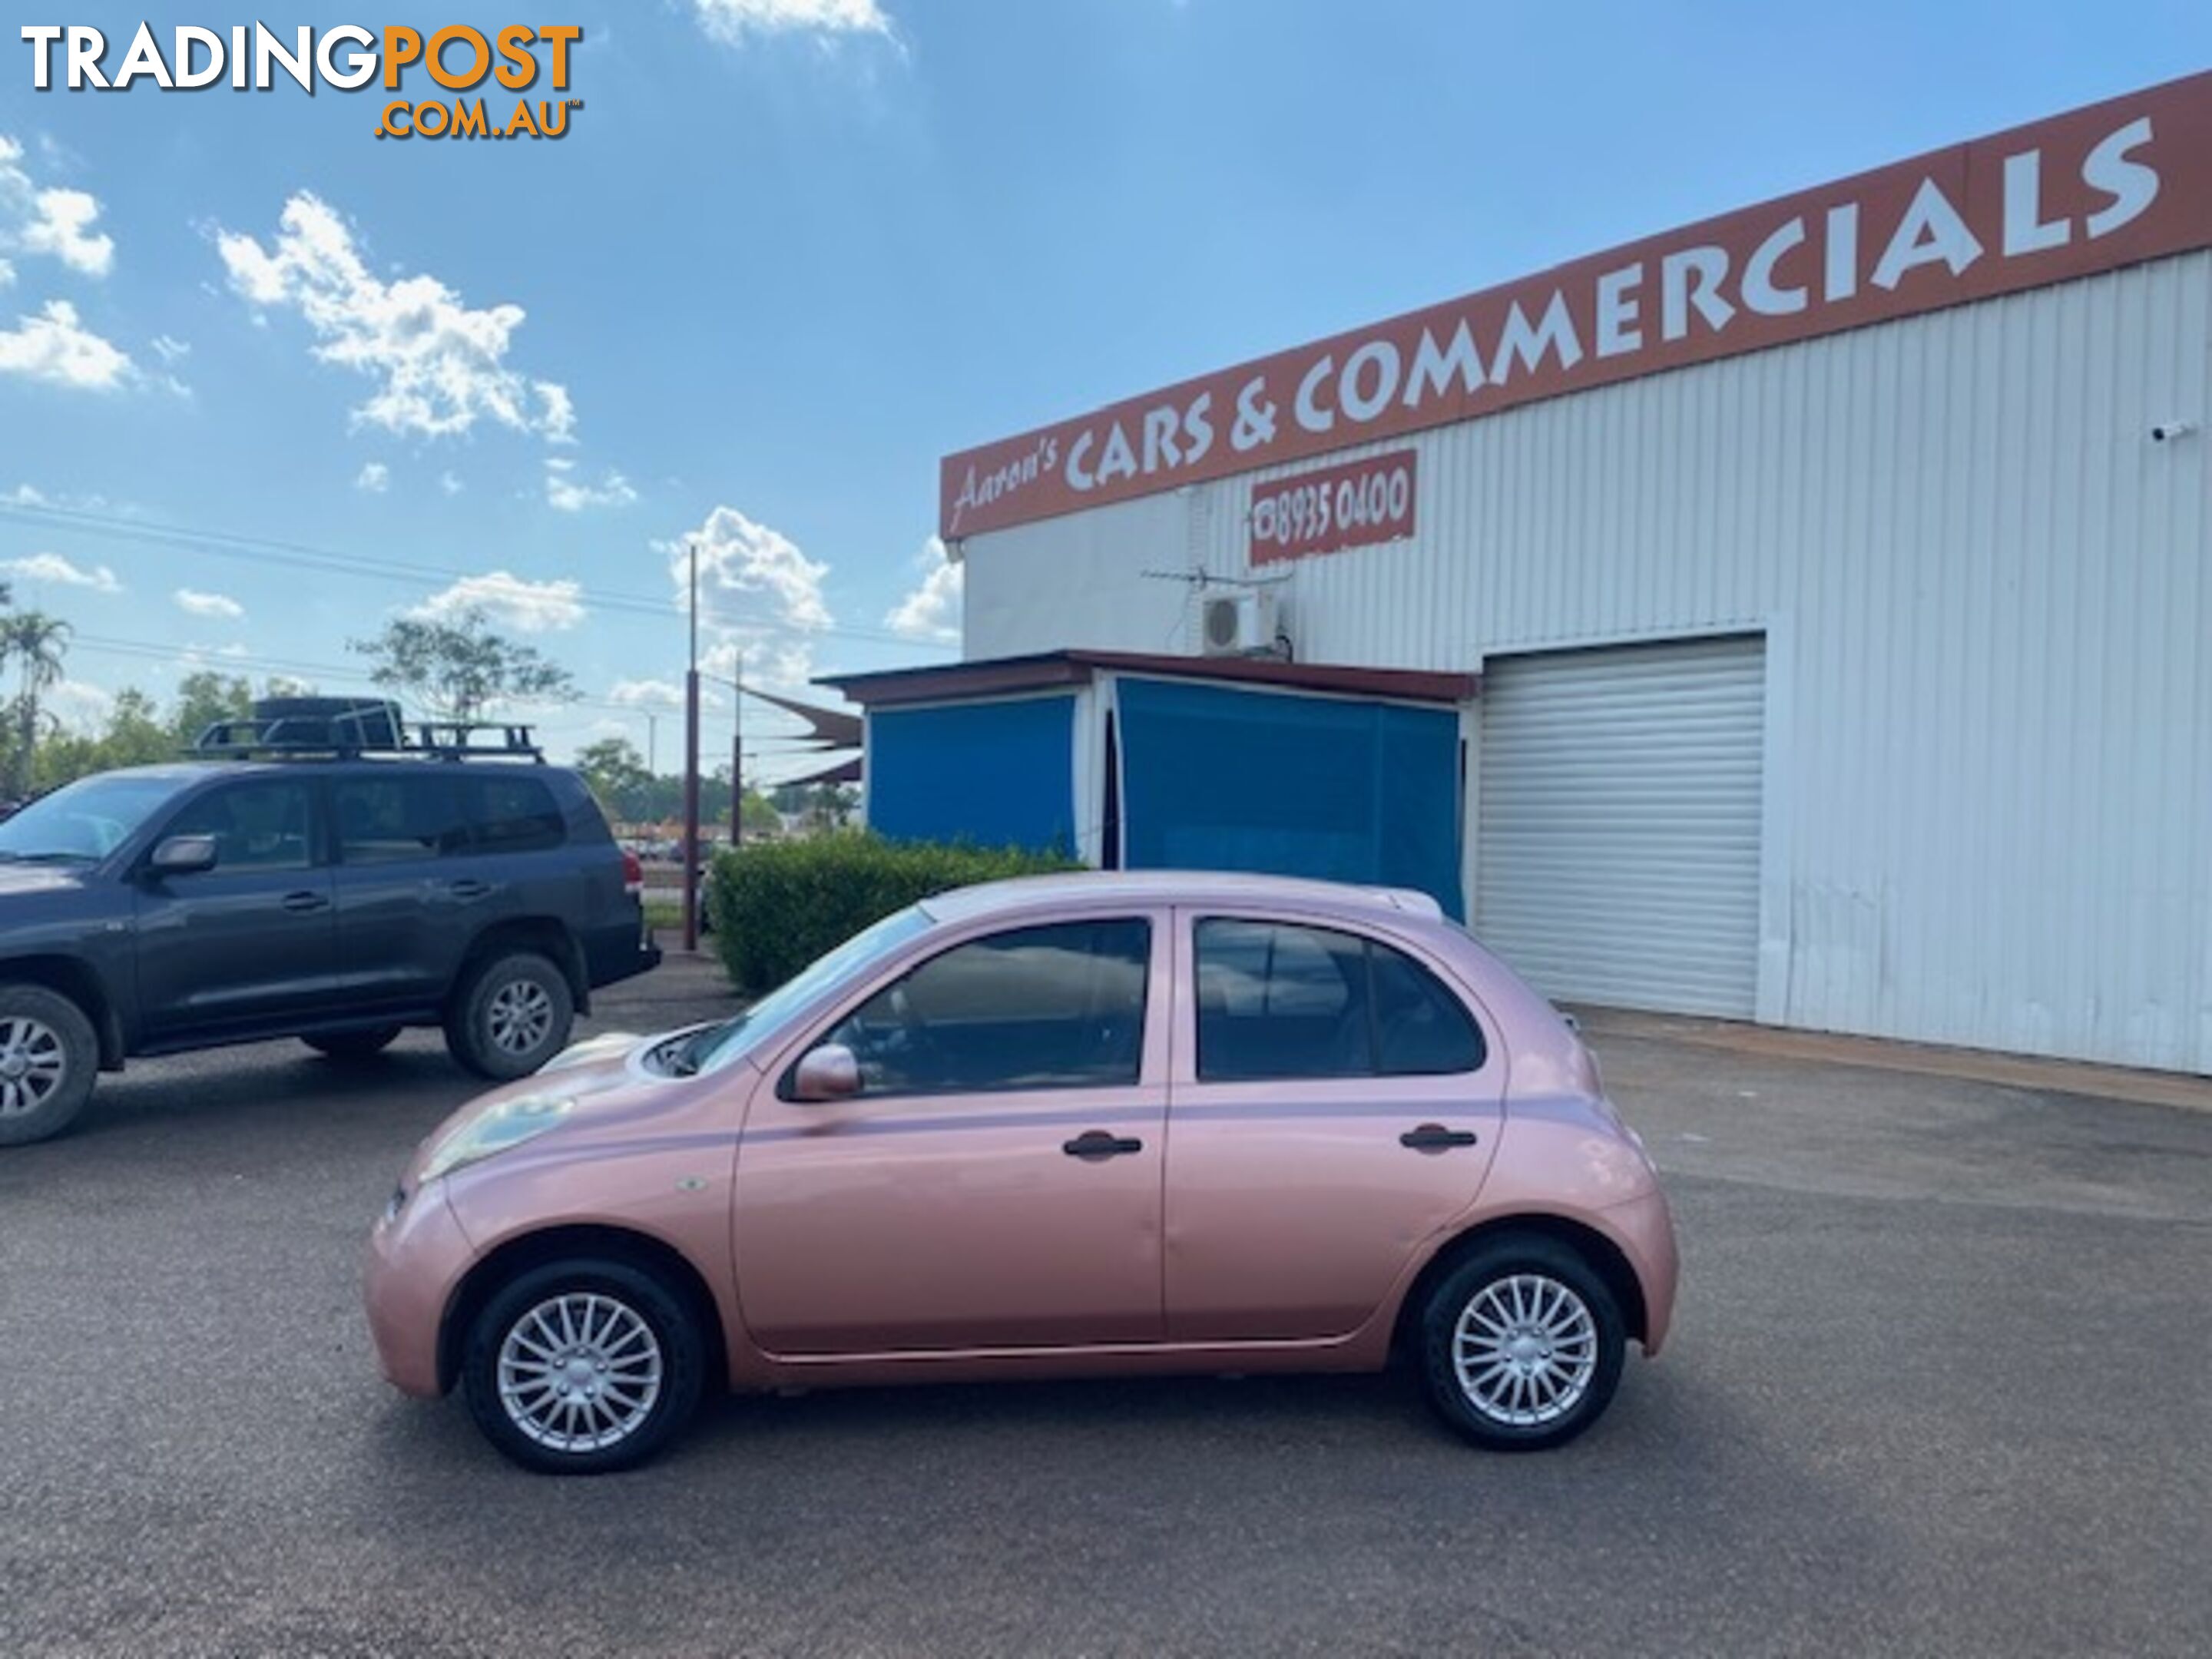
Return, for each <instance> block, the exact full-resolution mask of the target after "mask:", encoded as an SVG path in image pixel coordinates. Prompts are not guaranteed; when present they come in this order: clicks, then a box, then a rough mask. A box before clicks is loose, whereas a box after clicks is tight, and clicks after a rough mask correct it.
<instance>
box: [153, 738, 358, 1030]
mask: <svg viewBox="0 0 2212 1659" xmlns="http://www.w3.org/2000/svg"><path fill="white" fill-rule="evenodd" d="M319 794H320V787H319V783H318V781H316V780H314V779H313V778H311V777H308V776H307V775H304V774H302V775H297V776H289V777H288V776H269V775H263V776H258V777H252V778H246V779H240V780H239V781H234V782H227V783H223V784H220V785H217V786H216V787H214V788H211V789H208V790H205V791H204V792H202V793H199V794H197V795H195V796H194V797H193V798H192V799H191V800H190V801H188V802H186V803H185V805H183V806H182V807H181V808H179V811H177V813H176V815H175V816H174V817H173V818H171V819H170V821H169V822H168V823H167V824H165V825H164V826H163V827H162V829H161V832H160V834H159V835H158V836H155V838H154V840H153V842H151V843H149V845H158V844H159V843H160V842H161V841H163V840H167V838H169V837H170V836H211V837H213V839H214V841H215V846H216V864H215V867H214V868H213V869H211V870H208V871H205V872H202V873H200V874H197V875H180V876H167V877H161V878H153V877H148V878H144V879H143V880H142V881H141V882H140V883H139V884H138V886H137V896H136V899H135V901H134V902H135V905H136V909H137V973H138V998H139V1008H140V1018H141V1021H142V1024H143V1031H144V1036H145V1038H146V1039H147V1040H149V1041H150V1042H154V1043H156V1044H160V1043H165V1042H187V1041H196V1040H202V1039H209V1038H220V1037H222V1036H226V1035H232V1034H240V1033H246V1032H252V1031H254V1030H264V1029H268V1030H281V1029H283V1027H284V1026H285V1025H287V1024H290V1023H292V1022H294V1021H296V1020H298V1019H300V1018H302V1017H306V1016H312V1015H314V1014H317V1013H320V1012H324V1011H325V1010H327V1009H328V1008H329V1007H330V1006H331V1004H332V1002H333V1001H334V1000H335V997H336V988H335V987H336V980H337V928H336V925H335V919H334V911H333V906H332V903H331V869H330V862H329V860H328V859H327V858H326V857H325V853H324V840H323V836H322V829H321V821H320V820H321V802H320V799H319Z"/></svg>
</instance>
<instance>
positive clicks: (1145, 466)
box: [943, 76, 2212, 1072]
mask: <svg viewBox="0 0 2212 1659" xmlns="http://www.w3.org/2000/svg"><path fill="white" fill-rule="evenodd" d="M2023 158H2026V159H2023ZM2208 246H2212V76H2204V77H2198V78H2197V79H2195V80H2191V81H2186V82H2177V83H2174V84H2172V85H2170V86H2167V87H2163V88H2154V89H2153V90H2152V91H2149V92H2147V93H2143V94H2137V95H2136V96H2135V97H2133V98H2129V99H2120V100H2113V101H2112V103H2110V104H2106V105H2102V106H2097V107H2096V108H2093V109H2091V110H2086V111H2077V112H2074V113H2072V114H2070V115H2068V116H2064V117H2060V118H2057V119H2055V120H2053V121H2051V122H2047V123H2044V124H2041V125H2039V126H2036V127H2033V128H2027V129H2023V130H2021V131H2018V132H2015V133H2010V134H2006V135H2002V136H2000V137H1996V138H1993V139H1989V140H1984V141H1981V142H1979V143H1975V144H1972V145H1962V146H1960V147H1959V149H1956V150H1954V151H1946V152H1942V153H1940V154H1938V155H1935V156H1930V157H1924V158H1921V159H1919V160H1917V161H1911V162H1907V163H1904V164H1901V165H1900V166H1899V167H1892V168H1887V169H1884V170H1883V171H1881V173H1872V174H1868V175H1865V176H1864V177H1863V178H1861V179H1853V180H1847V181H1844V183H1843V184H1841V185H1834V186H1830V187H1828V188H1826V189H1825V190H1821V191H1809V192H1807V193H1806V194H1805V195H1804V196H1802V197H1791V198H1788V199H1786V200H1784V201H1783V202H1779V203H1776V204H1769V205H1768V206H1767V207H1765V208H1762V209H1754V210H1749V211H1748V212H1747V213H1745V214H1740V215H1734V216H1729V218H1727V219H1724V220H1720V221H1716V222H1712V223H1711V224H1709V225H1705V226H1699V227H1693V228H1691V229H1689V230H1687V231H1685V232H1682V233H1680V234H1676V235H1674V236H1668V237H1662V238H1656V239H1653V240H1651V241H1650V242H1648V243H1644V244H1638V245H1637V246H1632V247H1629V248H1624V249H1621V250H1618V251H1616V252H1613V253H1609V254H1605V255H1601V256H1598V257H1596V258H1593V259H1590V260H1585V261H1580V262H1577V264H1571V265H1568V266H1565V267H1562V268H1560V269H1559V270H1555V271H1553V272H1548V273H1547V274H1545V275H1544V276H1541V277H1538V278H1534V279H1532V280H1531V281H1530V282H1528V283H1518V284H1513V285H1510V286H1509V287H1507V288H1505V289H1497V290H1492V291H1491V292H1490V293H1487V294H1485V295H1475V296H1472V297H1471V298H1470V299H1468V300H1466V301H1458V302H1455V303H1454V304H1453V305H1450V306H1447V307H1437V309H1436V310H1435V311H1433V312H1429V313H1419V315H1417V316H1414V317H1412V318H1407V319H1396V320H1395V321H1394V322H1392V323H1389V324H1384V325H1377V326H1376V328H1375V329H1373V330H1370V331H1352V332H1351V333H1347V334H1346V335H1343V336H1340V337H1336V338H1335V339H1334V340H1332V341H1327V342H1322V343H1318V344H1316V345H1314V346H1310V347H1307V348H1304V349H1300V350H1298V351H1296V352H1291V353H1286V354H1285V355H1284V356H1281V357H1278V358H1272V359H1268V360H1266V361H1265V362H1260V363H1255V364H1246V365H1243V366H1240V367H1238V368H1235V369H1231V370H1227V371H1224V372H1222V373H1221V374H1216V375H1210V376H1206V377H1201V378H1200V379H1199V380H1192V381H1189V382H1187V383H1185V384H1184V385H1182V386H1178V387H1175V388H1170V390H1169V391H1167V392H1162V393H1158V394H1154V395H1153V396H1152V397H1150V398H1135V399H1132V400H1131V401H1130V402H1129V403H1127V404H1121V405H1116V406H1115V408H1113V409H1109V410H1101V411H1098V412H1097V413H1096V414H1094V415H1091V416H1082V417H1079V418H1078V419H1076V420H1073V421H1070V422H1062V423H1060V425H1058V426H1055V427H1054V428H1046V429H1045V430H1043V431H1042V432H1040V433H1033V434H1029V435H1024V436H1023V437H1021V438H1018V439H1013V440H1008V441H1006V442H1004V443H1000V444H994V445H990V446H986V447H982V448H981V449H977V450H974V451H969V452H967V453H963V454H961V455H957V456H954V457H951V458H950V459H948V461H947V463H946V465H945V511H944V515H943V529H944V532H945V536H946V538H947V541H948V543H949V544H951V545H952V546H953V547H954V548H955V549H956V550H957V553H958V555H959V556H961V557H962V558H963V561H964V563H965V568H966V592H967V598H966V638H965V651H964V654H965V656H966V657H967V658H968V659H971V660H975V659H999V658H1007V657H1018V656H1023V655H1025V654H1029V653H1044V652H1051V651H1057V650H1062V649H1065V648H1068V647H1076V648H1084V649H1093V650H1105V651H1122V652H1139V653H1159V652H1162V651H1164V650H1165V651H1170V652H1176V651H1180V652H1188V653H1199V652H1200V651H1201V650H1202V649H1203V647H1204V645H1205V641H1203V640H1202V639H1201V637H1200V617H1202V616H1204V615H1205V614H1206V611H1208V609H1209V603H1208V602H1209V601H1217V602H1218V601H1220V600H1223V599H1229V600H1231V601H1233V602H1234V604H1235V605H1237V606H1242V607H1243V608H1245V609H1246V610H1247V611H1249V612H1250V613H1251V615H1253V616H1258V615H1259V614H1261V613H1260V611H1259V610H1258V609H1257V607H1260V606H1262V605H1265V606H1271V607H1272V609H1273V617H1272V619H1271V620H1270V621H1268V622H1267V623H1262V624H1261V634H1260V635H1256V636H1255V638H1254V639H1253V641H1251V643H1253V644H1255V645H1256V646H1261V647H1264V646H1266V645H1267V643H1268V642H1269V640H1270V638H1271V637H1272V636H1273V635H1275V634H1276V633H1278V632H1279V635H1281V638H1282V641H1285V642H1286V643H1287V646H1288V648H1289V650H1290V651H1291V653H1294V654H1295V656H1296V658H1297V660H1298V661H1300V662H1303V663H1317V664H1318V663H1326V664H1345V665H1364V666H1369V667H1374V668H1383V669H1401V670H1425V671H1446V672H1457V673H1468V674H1479V675H1480V696H1478V697H1477V698H1476V699H1475V700H1474V714H1473V715H1472V716H1471V717H1470V718H1469V719H1468V720H1467V722H1466V727H1467V732H1468V750H1469V752H1468V757H1467V759H1466V761H1465V763H1464V765H1463V773H1464V778H1463V788H1464V797H1465V798H1464V806H1463V823H1464V825H1465V832H1464V834H1463V836H1462V859H1463V868H1464V884H1465V898H1466V909H1467V913H1468V916H1469V918H1470V920H1471V921H1472V923H1473V925H1474V929H1475V931H1476V932H1477V933H1479V934H1480V935H1481V936H1482V937H1483V938H1484V939H1486V941H1487V942H1488V943H1490V944H1491V945H1492V946H1493V947H1494V948H1496V949H1498V951H1501V953H1502V954H1504V956H1505V957H1507V958H1508V959H1509V960H1510V961H1512V962H1513V963H1516V965H1517V966H1518V967H1519V968H1520V969H1522V971H1523V972H1524V973H1525V974H1526V975H1528V977H1529V978H1530V979H1531V980H1532V981H1534V982H1535V983H1537V984H1538V985H1539V986H1540V987H1542V988H1544V989H1546V990H1547V991H1548V992H1550V993H1552V994H1555V995H1558V996H1560V997H1562V998H1564V999H1569V1000H1584V1001H1589V1002H1595V1003H1601V1004H1608V1005H1613V1006H1626V1007H1632V1008H1643V1009H1652V1010H1660V1011H1670V1012H1686V1013H1696V1014H1709V1015H1717V1016H1724V1017H1732V1018H1746V1019H1752V1018H1755V1019H1758V1020H1759V1021H1762V1022H1766V1023H1770V1024H1783V1025H1790V1026H1797V1027H1805V1028H1810V1029H1814V1030H1832V1031H1844V1032H1857V1033H1864V1034H1869V1035H1876V1036H1892V1037H1900V1038H1910V1039H1917V1040H1923V1041H1930V1042H1946V1043H1956V1044H1963V1045H1967V1046H1972V1047H1980V1048H1999V1049H2009V1050H2018V1051H2024V1052H2029V1053H2034V1054H2053V1055H2063V1056H2069V1057H2075V1058H2081V1059H2093V1060H2110V1061H2118V1062H2122V1063H2127V1064H2133V1065H2140V1066H2155V1067H2164V1068H2169V1069H2179V1070H2185V1071H2195V1072H2212V661H2208V647H2212V569H2209V568H2208V566H2212V468H2208V460H2207V453H2208V447H2207V441H2206V439H2205V437H2204V435H2203V434H2202V433H2201V432H2198V431H2196V430H2194V429H2192V428H2193V427H2194V426H2195V424H2196V423H2197V422H2200V421H2202V420H2203V418H2204V417H2205V416H2206V415H2207V413H2208V404H2212V398H2208V386H2207V380H2208V374H2212V252H2207V251H2205V250H2206V248H2207V247H2208ZM1529 319H1540V320H1539V321H1536V322H1534V323H1532V322H1531V321H1530V320H1529ZM1493 347H1494V349H1493ZM1463 348H1471V349H1463ZM1408 458H1410V465H1408ZM1361 463H1365V465H1361ZM1401 471H1402V472H1404V473H1406V474H1407V475H1409V476H1408V477H1407V478H1406V480H1405V483H1404V484H1401V486H1400V488H1401V491H1402V492H1403V493H1404V494H1405V495H1406V499H1405V500H1404V501H1402V502H1401V503H1392V502H1390V501H1389V499H1388V497H1389V483H1388V480H1389V477H1390V476H1391V475H1392V474H1394V473H1395V472H1401ZM1378 477H1380V478H1383V480H1385V482H1383V483H1379V484H1378V483H1375V482H1374V481H1375V480H1376V478H1378ZM1407 484H1409V485H1410V489H1409V490H1407V489H1406V487H1405V486H1406V485H1407ZM1307 486H1310V488H1308V487H1307ZM1302 490H1303V495H1302V496H1301V495H1300V492H1301V491H1302ZM1317 502H1326V503H1328V505H1329V507H1332V508H1333V509H1334V510H1332V511H1330V512H1329V514H1328V524H1327V525H1326V526H1323V524H1322V518H1321V516H1320V511H1319V510H1318V509H1317V508H1316V503H1317ZM1346 507H1349V508H1350V509H1352V511H1351V513H1350V514H1349V516H1351V517H1352V519H1354V520H1359V521H1361V522H1359V523H1357V524H1355V525H1353V526H1346V524H1345V523H1344V522H1343V520H1345V518H1346V516H1347V515H1346V513H1345V511H1344V510H1343V509H1345V508H1346ZM1401 507H1402V509H1403V510H1402V511H1401V510H1400V509H1401ZM1386 532H1387V537H1386ZM1163 573H1166V575H1164V574H1163ZM1176 574H1180V575H1181V576H1182V577H1183V578H1185V580H1173V579H1169V578H1170V577H1172V576H1174V575H1176ZM1240 596H1244V597H1240ZM1252 596H1261V597H1252ZM1218 620H1222V621H1226V620H1227V618H1226V617H1221V618H1218Z"/></svg>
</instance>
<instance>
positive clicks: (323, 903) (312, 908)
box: [283, 891, 331, 916]
mask: <svg viewBox="0 0 2212 1659" xmlns="http://www.w3.org/2000/svg"><path fill="white" fill-rule="evenodd" d="M283 904H284V908H286V909H287V910H289V911H290V912H291V913H292V914H293V915H295V916H305V915H313V913H314V912H316V911H318V910H327V909H329V908H331V901H330V898H329V896H327V895H325V894H322V893H315V892H306V891H302V892H298V893H287V894H285V895H284V899H283Z"/></svg>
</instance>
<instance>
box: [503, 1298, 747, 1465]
mask: <svg viewBox="0 0 2212 1659" xmlns="http://www.w3.org/2000/svg"><path fill="white" fill-rule="evenodd" d="M703 1355H704V1349H703V1346H702V1337H701V1334H700V1329H699V1322H698V1320H697V1319H696V1317H695V1316H693V1314H692V1313H691V1311H690V1310H689V1309H688V1308H687V1307H686V1306H685V1305H684V1300H683V1298H682V1297H679V1296H678V1295H677V1294H675V1293H674V1292H673V1291H671V1290H670V1289H669V1288H668V1286H666V1285H664V1284H663V1283H662V1282H661V1281H660V1280H659V1279H657V1278H656V1277H654V1276H653V1274H651V1273H647V1272H645V1271H644V1270H642V1269H641V1268H638V1267H633V1266H631V1265H630V1264H629V1263H628V1262H624V1261H600V1260H589V1259H586V1260H579V1261H557V1262H552V1263H550V1264H548V1265H546V1266H544V1267H534V1268H532V1269H531V1270H529V1271H528V1272H526V1273H522V1274H520V1276H519V1277H517V1278H515V1279H513V1280H511V1281H509V1282H508V1283H507V1285H505V1286H503V1287H502V1288H501V1290H500V1291H498V1292H497V1293H496V1294H495V1295H494V1296H493V1297H491V1298H490V1300H489V1301H488V1302H487V1303H486V1304H484V1306H483V1310H482V1311H480V1312H479V1313H478V1314H477V1316H476V1318H475V1320H474V1321H473V1322H471V1325H470V1327H469V1331H468V1335H467V1339H466V1346H465V1348H464V1350H463V1354H462V1370H461V1376H462V1387H463V1389H464V1390H465V1393H466V1394H467V1396H468V1402H469V1410H470V1412H471V1414H472V1415H473V1416H474V1417H475V1418H476V1421H477V1427H478V1428H480V1429H482V1430H483V1433H484V1436H485V1437H486V1438H487V1439H489V1441H490V1442H491V1443H492V1444H493V1445H494V1446H495V1447H497V1448H498V1449H500V1451H501V1452H502V1453H504V1454H505V1455H507V1456H508V1457H509V1458H511V1459H513V1461H514V1462H517V1463H520V1464H521V1465H522V1466H523V1467H524V1468H531V1469H537V1470H539V1471H541V1472H544V1473H546V1474H610V1473H611V1472H613V1471H615V1470H617V1469H627V1468H635V1466H637V1465H638V1464H640V1463H642V1462H645V1460H646V1459H647V1458H649V1457H651V1456H652V1455H653V1454H654V1453H655V1452H657V1451H659V1449H661V1448H662V1447H663V1446H665V1445H666V1444H667V1443H668V1442H669V1440H670V1439H671V1437H673V1436H675V1435H676V1434H677V1432H678V1431H680V1430H681V1429H682V1428H683V1427H684V1425H685V1424H686V1423H687V1422H689V1421H690V1418H691V1416H692V1413H694V1411H696V1408H697V1407H698V1404H699V1395H700V1391H701V1389H702V1383H703V1379H704V1376H705V1364H704V1358H703Z"/></svg>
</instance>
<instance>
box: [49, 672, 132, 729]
mask: <svg viewBox="0 0 2212 1659" xmlns="http://www.w3.org/2000/svg"><path fill="white" fill-rule="evenodd" d="M42 695H43V700H44V702H45V705H46V708H47V710H48V711H49V712H50V713H51V714H52V715H53V716H54V718H55V719H56V720H59V721H60V722H61V723H62V724H63V725H64V726H67V727H69V728H70V730H71V731H73V732H92V731H94V730H97V729H98V728H99V727H100V726H104V725H106V721H107V716H108V714H109V713H110V712H111V711H112V709H113V708H114V707H115V698H114V696H113V695H112V693H110V692H108V691H107V690H104V689H103V688H101V687H100V686H97V685H94V684H91V683H90V682H89V681H87V680H69V679H65V680H58V681H57V682H55V683H54V684H52V685H50V686H48V687H47V688H46V691H45V692H44V693H43V694H42Z"/></svg>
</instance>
